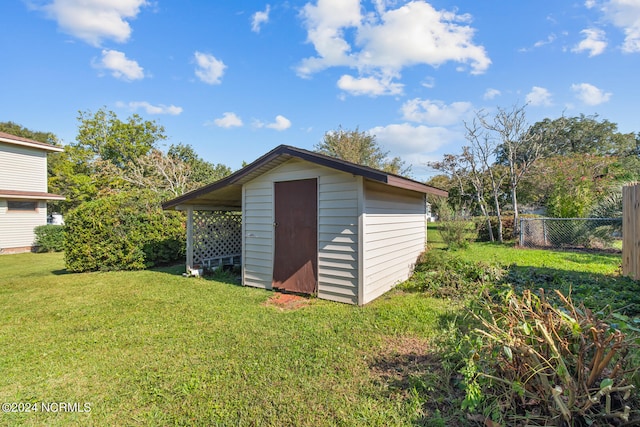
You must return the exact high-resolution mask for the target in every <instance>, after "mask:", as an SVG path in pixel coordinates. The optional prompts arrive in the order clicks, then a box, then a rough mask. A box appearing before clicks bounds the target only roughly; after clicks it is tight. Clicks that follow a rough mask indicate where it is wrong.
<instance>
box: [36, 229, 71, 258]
mask: <svg viewBox="0 0 640 427" xmlns="http://www.w3.org/2000/svg"><path fill="white" fill-rule="evenodd" d="M33 232H34V233H35V235H36V240H35V242H34V245H35V246H36V248H37V249H36V250H37V251H38V252H60V251H63V250H64V226H63V225H53V224H47V225H39V226H37V227H36V228H35V229H34V230H33Z"/></svg>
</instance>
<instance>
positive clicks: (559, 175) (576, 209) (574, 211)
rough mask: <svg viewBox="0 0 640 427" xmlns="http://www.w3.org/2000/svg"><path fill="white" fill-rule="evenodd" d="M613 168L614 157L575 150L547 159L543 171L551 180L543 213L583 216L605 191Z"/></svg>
mask: <svg viewBox="0 0 640 427" xmlns="http://www.w3.org/2000/svg"><path fill="white" fill-rule="evenodd" d="M616 170H617V167H616V159H615V158H614V157H605V156H592V155H580V154H575V155H573V156H556V157H554V158H553V159H548V161H547V162H546V169H545V170H544V171H543V173H545V175H546V176H547V179H549V181H550V182H551V183H552V186H551V192H550V194H549V197H548V199H547V202H546V205H547V214H548V215H550V216H554V217H560V218H581V217H584V216H587V214H588V213H589V212H590V210H591V209H592V208H593V206H594V205H596V204H597V203H598V202H599V201H600V200H602V198H603V197H604V196H606V194H607V193H608V189H609V185H610V182H611V181H612V178H611V177H613V176H615V174H616ZM541 172H542V171H541Z"/></svg>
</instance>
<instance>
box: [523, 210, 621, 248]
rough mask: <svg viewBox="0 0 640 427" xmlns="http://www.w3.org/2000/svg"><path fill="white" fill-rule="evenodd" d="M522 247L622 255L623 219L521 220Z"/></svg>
mask: <svg viewBox="0 0 640 427" xmlns="http://www.w3.org/2000/svg"><path fill="white" fill-rule="evenodd" d="M520 246H522V247H527V248H549V249H589V250H603V251H615V252H620V251H622V218H521V219H520Z"/></svg>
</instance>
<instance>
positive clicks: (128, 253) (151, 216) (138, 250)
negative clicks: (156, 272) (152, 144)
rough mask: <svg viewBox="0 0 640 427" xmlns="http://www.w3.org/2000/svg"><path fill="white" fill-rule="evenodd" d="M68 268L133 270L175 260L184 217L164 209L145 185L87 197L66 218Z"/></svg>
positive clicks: (179, 253)
mask: <svg viewBox="0 0 640 427" xmlns="http://www.w3.org/2000/svg"><path fill="white" fill-rule="evenodd" d="M65 226H66V229H67V238H66V243H65V262H66V267H67V270H69V271H74V272H80V271H92V270H136V269H143V268H148V267H151V266H154V265H161V264H167V263H170V262H174V261H177V260H180V259H182V258H183V257H184V251H185V228H184V225H183V218H182V215H181V214H180V213H177V212H164V211H163V210H162V208H161V207H160V199H159V197H158V196H157V195H156V194H155V193H152V192H150V191H128V192H122V193H119V194H115V195H109V196H106V197H103V198H100V199H97V200H94V201H91V202H86V203H83V204H82V205H80V206H79V207H78V208H76V209H74V210H72V211H71V212H69V213H68V215H67V216H66V218H65Z"/></svg>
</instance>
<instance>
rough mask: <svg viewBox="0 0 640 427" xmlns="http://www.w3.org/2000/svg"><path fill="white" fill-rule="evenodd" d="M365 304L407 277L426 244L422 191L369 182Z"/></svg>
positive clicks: (365, 240) (365, 208) (365, 254)
mask: <svg viewBox="0 0 640 427" xmlns="http://www.w3.org/2000/svg"><path fill="white" fill-rule="evenodd" d="M364 199H365V200H364V219H363V224H364V225H363V227H364V234H363V247H364V249H363V262H364V268H363V269H364V274H365V277H364V296H363V301H362V302H363V304H366V303H367V302H369V301H372V300H374V299H375V298H377V297H379V296H380V295H382V294H384V293H385V292H387V291H388V290H390V289H391V288H392V287H393V286H394V285H396V284H397V283H399V282H402V281H403V280H406V279H407V278H408V277H409V276H410V274H411V272H412V270H413V267H414V265H415V262H416V260H417V258H418V256H419V255H420V253H422V252H423V251H424V249H425V245H426V201H425V196H424V195H423V194H421V193H417V192H413V191H408V190H402V189H397V188H390V187H388V186H384V185H381V184H374V183H371V182H365V197H364Z"/></svg>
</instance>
